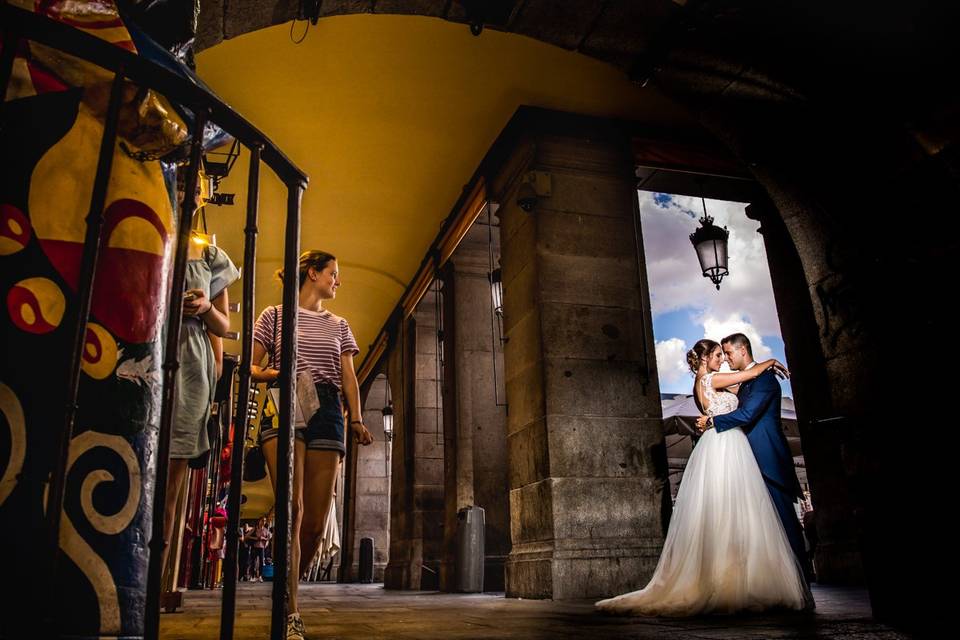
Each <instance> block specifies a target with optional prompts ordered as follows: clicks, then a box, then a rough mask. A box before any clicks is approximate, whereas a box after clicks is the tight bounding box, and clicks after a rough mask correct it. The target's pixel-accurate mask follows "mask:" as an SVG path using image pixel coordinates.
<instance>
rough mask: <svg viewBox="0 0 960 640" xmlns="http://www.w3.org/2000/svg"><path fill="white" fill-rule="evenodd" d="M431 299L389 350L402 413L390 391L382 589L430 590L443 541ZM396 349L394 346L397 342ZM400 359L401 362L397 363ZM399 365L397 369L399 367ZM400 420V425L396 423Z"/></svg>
mask: <svg viewBox="0 0 960 640" xmlns="http://www.w3.org/2000/svg"><path fill="white" fill-rule="evenodd" d="M435 304H436V298H435V294H434V293H433V291H430V292H428V293H427V295H426V296H424V298H423V300H422V301H421V302H420V305H419V306H418V307H417V310H416V311H415V312H414V316H413V318H411V319H408V320H407V321H406V325H407V328H406V330H405V331H404V334H405V335H404V336H403V337H402V338H401V341H403V342H405V343H406V344H405V348H404V350H403V351H404V354H403V356H402V357H401V356H400V355H395V354H391V357H390V365H389V366H388V370H389V375H390V379H391V380H401V382H400V384H401V386H405V385H406V384H409V385H410V386H409V387H408V388H406V389H405V390H404V400H403V409H402V412H403V417H402V420H398V419H397V415H396V413H399V412H400V411H398V408H397V395H399V394H395V395H394V410H395V416H394V420H395V422H394V424H395V427H394V430H395V433H396V437H395V442H394V446H393V455H394V460H393V469H392V474H393V477H392V484H393V486H392V487H391V505H390V514H391V518H390V520H391V523H390V562H389V564H388V565H387V569H386V574H385V586H386V588H388V589H436V588H438V587H439V580H438V576H439V570H440V563H441V557H442V546H443V529H444V526H443V515H444V514H443V508H444V505H443V492H444V487H443V418H442V415H441V411H442V406H441V402H440V394H439V393H438V386H439V385H438V373H437V360H436V358H437V325H436V318H435V315H436V311H435V306H434V305H435ZM398 348H399V347H398ZM401 361H402V366H401ZM401 369H402V371H401ZM401 423H402V429H401V428H398V427H397V425H398V424H401Z"/></svg>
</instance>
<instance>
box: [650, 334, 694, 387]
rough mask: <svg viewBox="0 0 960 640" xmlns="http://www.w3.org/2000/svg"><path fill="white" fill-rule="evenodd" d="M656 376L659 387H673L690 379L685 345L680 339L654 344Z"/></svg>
mask: <svg viewBox="0 0 960 640" xmlns="http://www.w3.org/2000/svg"><path fill="white" fill-rule="evenodd" d="M656 349H657V374H658V376H659V378H660V385H661V386H663V385H673V384H676V383H678V382H682V381H683V380H685V379H689V378H690V367H689V366H687V351H688V350H689V348H688V347H687V343H686V342H684V341H683V340H681V339H680V338H670V339H669V340H661V341H660V342H658V343H657V344H656Z"/></svg>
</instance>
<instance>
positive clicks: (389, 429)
mask: <svg viewBox="0 0 960 640" xmlns="http://www.w3.org/2000/svg"><path fill="white" fill-rule="evenodd" d="M382 413H383V437H384V438H386V439H387V442H390V441H391V440H393V406H392V405H387V406H385V407H384V408H383V411H382Z"/></svg>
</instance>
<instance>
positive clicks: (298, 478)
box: [261, 438, 306, 613]
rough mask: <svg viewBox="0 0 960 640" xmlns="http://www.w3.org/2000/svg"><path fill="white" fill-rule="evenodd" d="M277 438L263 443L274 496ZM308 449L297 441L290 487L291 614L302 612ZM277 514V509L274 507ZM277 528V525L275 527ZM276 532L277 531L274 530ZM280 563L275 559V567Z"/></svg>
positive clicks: (275, 493)
mask: <svg viewBox="0 0 960 640" xmlns="http://www.w3.org/2000/svg"><path fill="white" fill-rule="evenodd" d="M277 444H278V439H277V438H271V439H270V440H267V441H266V442H264V443H263V445H261V446H262V448H263V457H264V459H265V460H266V461H267V470H268V471H269V472H270V484H271V485H273V495H274V496H276V495H277V481H276V477H277ZM305 449H306V447H305V446H304V444H303V441H302V440H299V439H298V440H296V445H295V447H294V450H293V485H292V486H291V487H290V497H291V499H290V564H289V566H288V567H287V593H288V594H289V595H290V613H295V612H298V611H300V603H299V602H298V600H297V589H298V587H299V586H300V574H299V573H298V572H297V571H296V568H297V567H299V566H300V524H301V522H302V521H303V459H304V451H305ZM274 513H276V507H274ZM274 526H276V525H274ZM274 531H276V529H274ZM278 561H279V559H278V558H276V557H275V558H274V559H273V563H274V565H276V564H277V562H278Z"/></svg>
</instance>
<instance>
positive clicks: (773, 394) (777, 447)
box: [713, 369, 807, 572]
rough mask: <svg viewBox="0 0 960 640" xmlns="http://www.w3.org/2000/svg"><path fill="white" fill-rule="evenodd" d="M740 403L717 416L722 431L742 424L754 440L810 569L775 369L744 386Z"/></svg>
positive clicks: (798, 552) (775, 496)
mask: <svg viewBox="0 0 960 640" xmlns="http://www.w3.org/2000/svg"><path fill="white" fill-rule="evenodd" d="M738 396H739V402H740V406H739V408H738V409H737V410H736V411H733V412H731V413H726V414H723V415H718V416H714V418H713V426H714V428H715V429H716V430H717V431H718V432H721V431H726V430H727V429H733V428H736V427H740V428H741V429H742V430H743V432H744V433H745V434H746V435H747V439H748V440H749V441H750V447H751V448H752V449H753V455H754V456H755V457H756V459H757V464H758V465H759V466H760V473H762V474H763V480H764V482H765V483H766V484H767V489H768V490H769V491H770V497H771V498H772V499H773V504H774V506H776V508H777V513H778V514H779V515H780V521H781V522H782V523H783V528H784V529H785V530H786V532H787V537H788V538H789V539H790V546H791V547H793V553H794V554H795V555H796V556H797V559H798V560H799V561H800V566H801V567H803V570H804V571H805V572H806V571H807V552H806V548H805V547H804V544H803V533H802V531H801V529H800V523H799V521H798V520H797V512H796V511H795V510H794V508H793V503H794V502H796V500H797V498H802V497H803V489H802V488H801V487H800V481H799V480H798V479H797V472H796V470H795V469H794V466H793V456H792V455H790V447H789V446H788V445H787V438H786V437H785V436H784V435H783V430H782V429H781V427H780V383H779V382H778V381H777V377H776V375H775V374H774V373H773V370H772V369H768V370H766V371H764V372H763V373H761V374H760V375H759V376H757V377H756V378H755V379H753V380H749V381H747V382H744V383H743V384H742V385H740V393H739V394H738Z"/></svg>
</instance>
